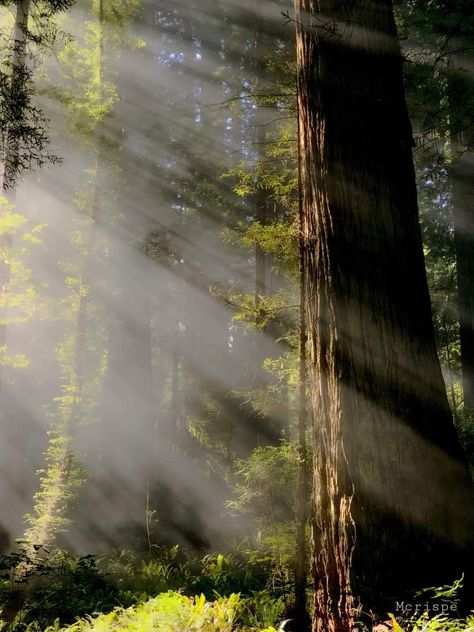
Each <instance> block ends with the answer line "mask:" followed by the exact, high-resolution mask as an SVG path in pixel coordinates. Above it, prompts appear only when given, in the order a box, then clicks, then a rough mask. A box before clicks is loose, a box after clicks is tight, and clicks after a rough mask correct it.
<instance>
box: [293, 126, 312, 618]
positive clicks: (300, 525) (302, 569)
mask: <svg viewBox="0 0 474 632" xmlns="http://www.w3.org/2000/svg"><path fill="white" fill-rule="evenodd" d="M299 123H300V122H299V120H298V137H299V135H300V125H299ZM301 176H302V172H301V155H300V154H299V157H298V180H299V182H298V184H299V190H300V195H299V226H300V230H302V228H303V223H304V207H303V197H302V195H301V190H302V181H301ZM302 245H303V240H302V239H300V369H299V370H300V374H299V389H300V391H299V399H300V401H299V411H298V438H297V457H298V474H297V487H296V557H295V623H296V626H297V627H296V628H295V629H298V630H305V629H306V628H308V625H309V617H308V612H307V609H306V574H307V550H306V526H307V520H308V516H307V503H308V481H307V470H308V466H307V458H308V455H307V446H306V425H307V417H308V406H307V404H308V402H307V388H308V376H307V353H306V343H307V331H306V314H305V305H306V267H305V251H304V248H303V247H302Z"/></svg>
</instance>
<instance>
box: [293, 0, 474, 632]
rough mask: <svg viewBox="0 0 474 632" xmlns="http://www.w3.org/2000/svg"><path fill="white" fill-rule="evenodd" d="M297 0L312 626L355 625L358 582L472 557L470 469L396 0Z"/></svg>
mask: <svg viewBox="0 0 474 632" xmlns="http://www.w3.org/2000/svg"><path fill="white" fill-rule="evenodd" d="M295 9H296V23H297V59H298V92H299V114H298V115H299V121H300V129H301V133H300V152H301V162H302V189H301V194H302V198H303V199H302V203H303V222H302V231H301V239H302V242H303V243H302V247H303V251H304V266H305V275H304V278H305V293H304V294H305V305H304V308H305V317H306V323H307V339H308V343H307V345H308V346H307V349H308V364H309V375H310V385H311V397H310V400H311V401H310V408H311V413H312V417H313V424H314V453H315V457H314V481H313V494H314V508H313V509H314V511H313V514H314V518H313V560H312V561H313V576H314V582H315V610H314V620H313V621H314V622H313V628H314V630H315V631H318V632H323V631H324V632H342V631H347V630H349V629H351V627H352V625H353V620H354V608H355V607H356V606H357V604H358V602H359V597H360V596H362V599H363V601H364V605H366V604H367V602H368V601H370V602H374V601H375V600H376V599H377V598H380V597H381V596H382V595H383V594H386V595H387V596H389V597H392V598H395V597H397V596H400V594H401V592H400V591H401V590H402V588H403V589H408V588H410V584H413V585H416V584H417V583H421V584H423V583H424V582H425V581H426V579H427V577H429V580H435V579H434V578H435V576H434V575H433V573H434V567H433V563H432V562H431V560H433V559H434V558H436V562H437V564H438V565H439V567H440V568H442V569H444V570H445V572H446V573H447V577H444V578H445V579H446V578H448V579H450V578H451V579H452V577H451V576H450V572H451V571H452V572H453V573H457V572H458V571H459V567H458V565H457V563H458V561H459V559H460V556H457V555H455V554H453V551H455V552H460V551H462V550H465V548H466V547H467V546H468V542H469V539H470V532H469V530H470V529H471V528H472V524H473V521H472V515H471V514H472V512H471V510H470V507H469V505H470V501H469V499H470V495H471V482H470V478H469V475H468V473H467V469H466V468H465V465H464V461H463V455H462V453H461V449H460V447H459V443H458V440H457V436H456V432H455V429H454V426H453V423H452V419H451V415H450V411H449V406H448V401H447V397H446V392H445V386H444V382H443V378H442V374H441V369H440V365H439V361H438V358H437V355H436V348H435V338H434V329H433V324H432V318H431V305H430V298H429V294H428V288H427V282H426V274H425V268H424V260H423V250H422V242H421V231H420V227H419V220H418V208H417V199H416V186H415V172H414V168H413V160H412V154H411V146H412V135H411V126H410V122H409V119H408V114H407V108H406V103H405V97H404V90H403V81H402V61H401V54H400V48H399V44H398V38H397V33H396V28H395V22H394V18H393V10H392V5H391V3H390V2H389V1H388V0H375V1H374V0H351V1H350V2H344V3H341V2H339V1H338V0H323V1H322V2H316V0H295ZM468 514H469V515H468ZM434 546H436V547H437V548H436V550H435V555H434V554H433V547H434ZM448 552H449V555H448ZM368 605H369V606H370V605H371V604H368ZM391 607H392V608H393V607H394V602H392V605H391Z"/></svg>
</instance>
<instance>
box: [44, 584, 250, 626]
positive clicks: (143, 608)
mask: <svg viewBox="0 0 474 632" xmlns="http://www.w3.org/2000/svg"><path fill="white" fill-rule="evenodd" d="M239 602H240V595H238V594H233V595H231V596H230V597H226V598H220V599H217V600H216V601H214V602H208V601H206V598H205V597H204V595H201V596H200V597H194V598H192V597H185V596H184V595H182V594H180V593H176V592H171V591H170V592H167V593H163V594H161V595H158V596H157V597H155V598H154V599H150V600H149V601H147V602H145V603H141V604H138V605H136V606H133V607H131V608H127V609H118V610H114V611H113V612H110V613H109V614H102V615H99V616H96V617H93V616H89V617H87V618H86V619H82V620H79V621H78V622H77V623H75V624H73V625H72V626H69V627H68V628H65V629H67V631H68V632H114V631H119V630H120V631H123V632H151V631H153V630H156V632H232V631H233V630H234V629H235V628H234V620H235V617H236V614H237V609H238V607H239ZM56 629H57V628H55V627H54V626H53V627H50V628H48V630H47V631H46V632H55V630H56Z"/></svg>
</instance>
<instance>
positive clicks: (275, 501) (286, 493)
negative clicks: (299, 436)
mask: <svg viewBox="0 0 474 632" xmlns="http://www.w3.org/2000/svg"><path fill="white" fill-rule="evenodd" d="M297 467H298V462H297V455H296V452H295V449H294V446H292V445H291V444H283V445H281V446H265V447H262V448H257V449H255V450H254V451H253V452H252V454H251V455H250V457H249V458H248V459H245V460H240V461H238V462H237V480H238V481H239V482H237V483H236V485H235V488H234V491H235V494H236V498H235V499H234V500H232V501H230V502H229V503H228V504H229V507H231V508H232V509H233V510H236V511H251V512H252V513H254V514H257V515H258V516H259V519H260V521H261V522H262V523H263V524H264V525H274V524H275V523H276V522H279V521H286V520H288V517H289V515H290V516H291V507H292V498H293V494H294V489H295V481H296V475H297Z"/></svg>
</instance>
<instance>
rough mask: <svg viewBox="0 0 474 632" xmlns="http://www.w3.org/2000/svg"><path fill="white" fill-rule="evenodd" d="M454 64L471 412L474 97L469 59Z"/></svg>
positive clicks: (457, 214) (457, 234)
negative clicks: (464, 68)
mask: <svg viewBox="0 0 474 632" xmlns="http://www.w3.org/2000/svg"><path fill="white" fill-rule="evenodd" d="M454 62H455V63H456V65H457V66H460V67H461V69H458V70H454V71H453V73H452V75H453V76H452V78H451V81H450V93H451V94H450V99H451V102H452V108H451V125H452V128H453V132H452V137H451V143H452V149H453V154H454V161H453V164H452V166H451V170H450V175H451V183H452V203H453V213H454V241H455V245H456V267H457V280H458V310H459V331H460V343H461V370H462V385H463V395H464V407H465V409H466V410H468V411H474V183H473V176H474V129H473V125H474V110H473V105H472V98H473V96H474V95H473V92H472V88H471V89H470V86H469V84H468V81H467V80H466V77H465V76H464V75H465V71H463V70H462V67H463V66H467V64H468V63H469V62H470V59H464V60H463V59H457V58H456V57H455V58H454ZM469 95H470V96H471V100H469ZM466 99H467V106H466V101H465V100H466Z"/></svg>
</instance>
